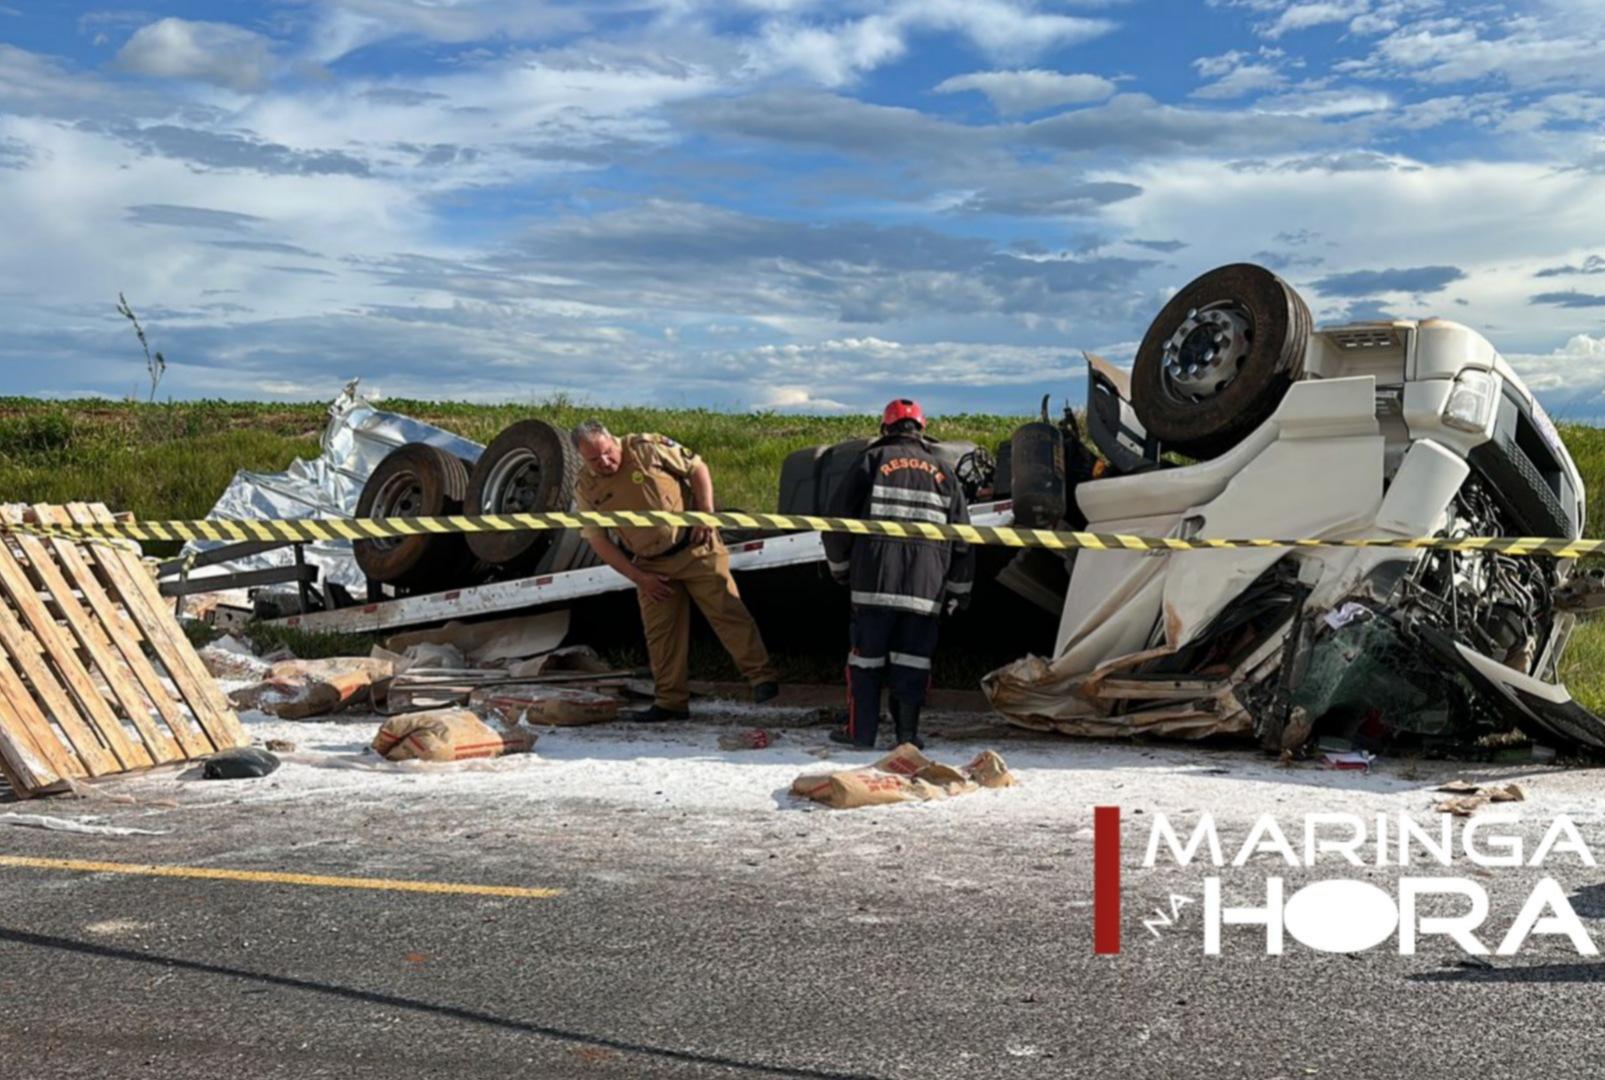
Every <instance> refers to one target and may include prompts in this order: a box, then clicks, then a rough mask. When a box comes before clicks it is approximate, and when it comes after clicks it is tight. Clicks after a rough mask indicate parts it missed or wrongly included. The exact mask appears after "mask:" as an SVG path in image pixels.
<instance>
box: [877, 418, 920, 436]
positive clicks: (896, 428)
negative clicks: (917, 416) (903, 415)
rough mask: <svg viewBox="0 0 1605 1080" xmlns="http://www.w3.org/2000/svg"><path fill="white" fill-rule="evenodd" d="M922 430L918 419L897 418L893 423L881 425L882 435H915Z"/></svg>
mask: <svg viewBox="0 0 1605 1080" xmlns="http://www.w3.org/2000/svg"><path fill="white" fill-rule="evenodd" d="M924 430H925V429H924V428H922V427H920V422H919V421H918V420H899V421H897V422H896V423H893V424H882V425H881V433H882V434H883V435H915V434H918V433H919V432H921V431H924Z"/></svg>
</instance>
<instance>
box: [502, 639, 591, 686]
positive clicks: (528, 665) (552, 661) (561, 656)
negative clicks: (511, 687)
mask: <svg viewBox="0 0 1605 1080" xmlns="http://www.w3.org/2000/svg"><path fill="white" fill-rule="evenodd" d="M608 670H610V669H609V668H608V664H607V661H606V660H603V659H602V658H601V656H599V655H597V652H596V650H595V649H593V648H591V647H590V646H589V645H570V646H568V647H567V648H563V649H553V650H552V651H551V652H549V653H542V654H541V655H540V656H532V657H530V658H529V659H527V660H520V661H518V662H517V663H513V664H509V665H508V666H507V673H508V674H509V675H515V676H517V677H518V678H521V679H523V678H528V677H529V676H532V675H547V674H555V673H557V672H562V671H573V672H589V673H592V674H598V673H602V672H606V671H608Z"/></svg>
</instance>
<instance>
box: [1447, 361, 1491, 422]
mask: <svg viewBox="0 0 1605 1080" xmlns="http://www.w3.org/2000/svg"><path fill="white" fill-rule="evenodd" d="M1498 393H1499V383H1498V380H1497V379H1496V378H1495V377H1494V375H1493V374H1492V373H1491V372H1487V371H1462V372H1461V373H1460V374H1459V376H1458V377H1457V378H1456V379H1455V385H1454V389H1453V390H1451V391H1450V392H1449V400H1448V402H1446V403H1445V404H1444V407H1443V422H1444V423H1445V424H1446V425H1448V426H1449V427H1452V428H1457V429H1459V430H1460V431H1485V430H1487V427H1488V417H1489V416H1491V415H1492V414H1493V407H1494V399H1495V397H1497V396H1498Z"/></svg>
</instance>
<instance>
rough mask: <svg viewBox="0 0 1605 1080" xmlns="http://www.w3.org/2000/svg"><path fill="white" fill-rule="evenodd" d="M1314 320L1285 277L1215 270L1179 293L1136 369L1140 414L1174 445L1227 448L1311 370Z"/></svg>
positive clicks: (1207, 453) (1204, 450) (1134, 392)
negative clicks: (1307, 362)
mask: <svg viewBox="0 0 1605 1080" xmlns="http://www.w3.org/2000/svg"><path fill="white" fill-rule="evenodd" d="M1313 326H1314V323H1313V320H1312V319H1311V318H1310V309H1309V308H1308V307H1306V306H1305V304H1304V300H1303V299H1302V298H1301V297H1300V296H1299V294H1298V293H1296V292H1294V291H1293V288H1292V286H1290V285H1288V284H1287V282H1285V281H1283V280H1282V279H1281V278H1279V277H1277V276H1276V275H1275V274H1273V273H1271V272H1270V271H1269V270H1267V269H1265V268H1264V267H1263V266H1255V265H1253V264H1251V263H1234V264H1232V265H1230V266H1222V267H1219V268H1218V269H1215V270H1211V271H1209V272H1208V273H1206V274H1204V275H1203V276H1202V277H1199V278H1197V279H1196V280H1194V281H1193V282H1192V283H1191V284H1189V285H1188V286H1187V287H1186V288H1184V289H1182V290H1181V291H1180V292H1178V293H1177V294H1176V295H1175V296H1173V297H1172V298H1171V300H1170V302H1169V303H1167V304H1166V305H1165V306H1164V308H1163V310H1161V311H1160V313H1159V317H1158V318H1156V319H1155V320H1154V321H1153V323H1152V324H1151V325H1150V326H1149V327H1148V332H1147V334H1145V335H1144V336H1143V339H1142V345H1141V346H1140V347H1139V348H1138V349H1137V359H1136V362H1135V363H1133V364H1132V368H1131V397H1132V407H1133V408H1135V409H1136V411H1137V419H1138V420H1140V421H1141V422H1142V426H1143V428H1144V429H1146V430H1147V432H1148V433H1149V434H1150V435H1153V436H1156V437H1157V438H1158V439H1159V441H1160V443H1161V444H1162V445H1163V447H1164V448H1165V449H1166V450H1174V451H1176V452H1178V453H1182V454H1186V455H1188V456H1189V457H1196V458H1209V457H1215V456H1216V455H1218V454H1221V453H1224V452H1225V451H1226V450H1228V449H1230V448H1231V447H1232V446H1234V445H1236V443H1237V442H1238V441H1239V440H1241V439H1242V438H1243V436H1245V435H1247V434H1248V433H1249V432H1250V431H1253V430H1254V429H1255V428H1256V427H1258V426H1259V425H1260V424H1262V423H1264V421H1265V419H1266V418H1267V417H1269V416H1270V415H1271V413H1273V412H1275V411H1276V407H1277V405H1279V404H1281V401H1282V396H1283V395H1284V394H1286V393H1287V388H1288V386H1289V385H1291V384H1292V383H1293V381H1294V380H1295V379H1297V378H1298V377H1299V376H1300V375H1301V374H1302V373H1303V370H1304V351H1305V349H1306V348H1307V347H1308V345H1309V340H1310V332H1311V330H1312V329H1313Z"/></svg>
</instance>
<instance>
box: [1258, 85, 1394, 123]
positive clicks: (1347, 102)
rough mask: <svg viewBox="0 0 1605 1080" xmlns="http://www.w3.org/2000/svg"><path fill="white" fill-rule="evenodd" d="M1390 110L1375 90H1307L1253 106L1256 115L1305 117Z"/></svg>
mask: <svg viewBox="0 0 1605 1080" xmlns="http://www.w3.org/2000/svg"><path fill="white" fill-rule="evenodd" d="M1392 107H1393V99H1392V98H1391V97H1389V96H1388V95H1387V94H1384V93H1382V92H1381V91H1378V90H1307V91H1299V92H1295V93H1291V94H1281V95H1278V96H1276V97H1269V98H1261V99H1260V100H1258V101H1256V102H1255V103H1254V108H1255V109H1256V110H1258V111H1260V112H1267V113H1280V114H1282V115H1284V116H1306V117H1334V116H1359V115H1362V114H1365V113H1376V112H1383V111H1385V110H1387V109H1391V108H1392Z"/></svg>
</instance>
